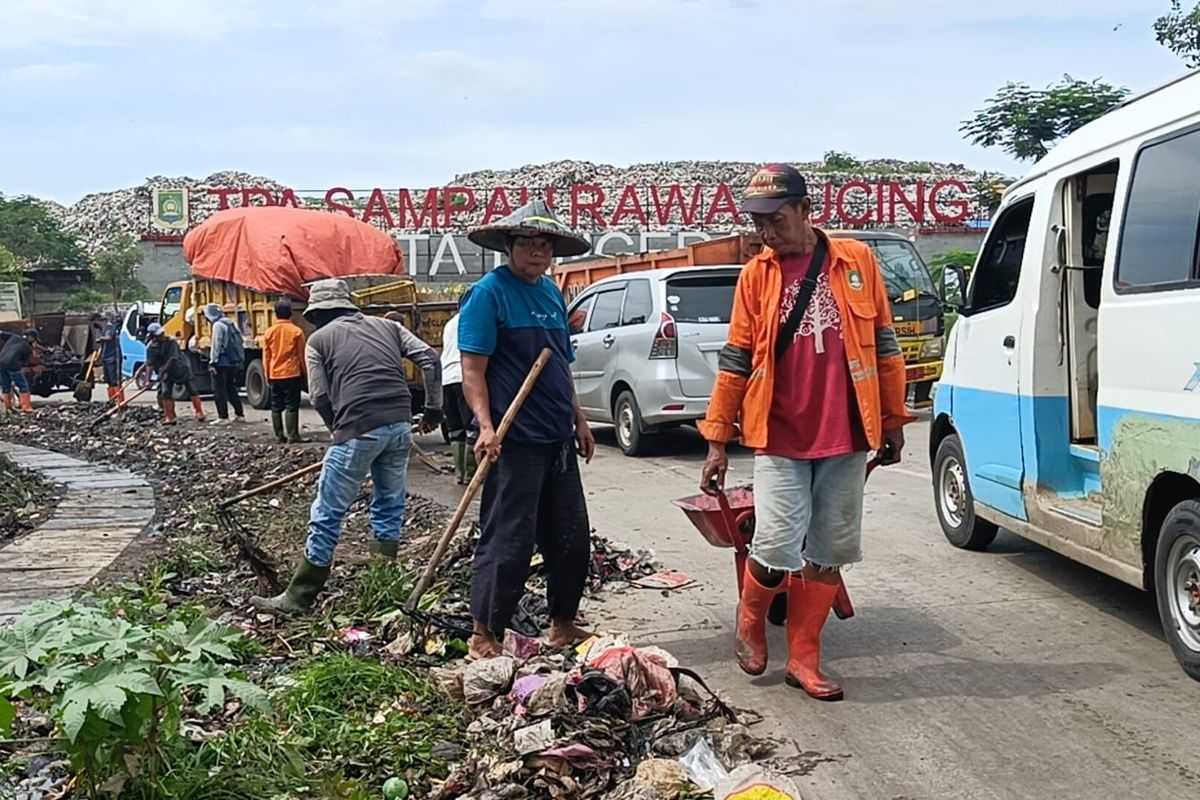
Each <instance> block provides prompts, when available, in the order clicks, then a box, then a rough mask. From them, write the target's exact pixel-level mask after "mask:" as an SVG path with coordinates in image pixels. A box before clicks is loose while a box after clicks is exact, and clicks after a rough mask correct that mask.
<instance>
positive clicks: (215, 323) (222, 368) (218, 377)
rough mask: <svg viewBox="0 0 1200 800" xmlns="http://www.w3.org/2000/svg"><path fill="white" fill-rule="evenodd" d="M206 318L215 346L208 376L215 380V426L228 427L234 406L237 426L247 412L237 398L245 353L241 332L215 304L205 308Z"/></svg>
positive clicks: (210, 354) (209, 358)
mask: <svg viewBox="0 0 1200 800" xmlns="http://www.w3.org/2000/svg"><path fill="white" fill-rule="evenodd" d="M204 318H205V319H207V320H208V321H209V322H210V323H212V344H211V345H210V347H209V351H208V372H209V374H210V375H211V376H212V383H213V401H214V402H215V403H216V404H217V421H216V422H215V423H213V424H215V425H228V424H229V407H230V406H233V413H234V418H233V421H234V422H239V423H243V422H245V421H246V410H245V409H244V408H243V407H242V398H241V397H240V396H239V395H238V390H239V389H240V388H241V387H240V386H239V385H238V384H239V383H240V381H239V379H240V378H241V374H242V366H243V364H244V363H245V361H246V350H245V347H244V345H243V343H242V332H241V331H240V330H238V326H237V325H234V324H233V320H231V319H229V318H228V317H226V316H225V312H224V311H223V310H222V309H221V307H220V306H219V305H217V304H216V303H209V304H208V305H206V306H205V307H204Z"/></svg>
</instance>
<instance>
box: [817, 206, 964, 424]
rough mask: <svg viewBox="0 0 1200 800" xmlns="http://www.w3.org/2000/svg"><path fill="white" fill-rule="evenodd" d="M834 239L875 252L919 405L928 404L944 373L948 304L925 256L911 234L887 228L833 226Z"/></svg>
mask: <svg viewBox="0 0 1200 800" xmlns="http://www.w3.org/2000/svg"><path fill="white" fill-rule="evenodd" d="M828 233H829V235H830V236H832V237H834V238H846V239H857V240H858V241H860V242H862V243H864V244H866V245H867V246H868V247H870V248H871V251H872V252H874V253H875V259H876V260H877V261H878V262H879V269H880V271H881V272H882V273H883V280H884V282H885V283H886V284H887V288H888V299H889V300H891V303H892V325H893V327H894V328H895V330H896V338H897V339H899V340H900V349H901V351H902V352H903V353H904V366H905V382H906V383H907V384H908V385H909V386H911V387H912V391H913V400H914V402H915V403H916V404H917V405H921V404H924V403H927V402H928V401H929V399H930V396H931V394H932V391H931V390H932V388H933V384H934V383H936V382H937V380H938V379H939V378H940V377H941V376H942V349H943V342H942V334H943V333H944V324H945V318H946V303H945V298H944V297H943V296H942V293H941V291H939V289H938V287H935V286H934V283H933V276H932V275H931V274H930V272H929V267H927V266H926V265H925V262H924V260H922V258H921V254H920V253H919V252H917V248H916V247H914V246H913V243H912V242H910V241H909V240H908V238H907V237H905V236H902V235H901V234H898V233H890V232H886V231H869V230H867V231H859V230H833V231H828Z"/></svg>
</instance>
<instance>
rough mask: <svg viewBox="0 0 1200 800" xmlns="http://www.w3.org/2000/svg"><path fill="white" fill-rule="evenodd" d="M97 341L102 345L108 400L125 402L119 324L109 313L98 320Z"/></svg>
mask: <svg viewBox="0 0 1200 800" xmlns="http://www.w3.org/2000/svg"><path fill="white" fill-rule="evenodd" d="M96 343H97V344H98V345H99V346H100V366H101V367H102V368H103V369H104V383H105V384H106V388H107V390H108V402H110V403H111V402H113V401H114V400H115V401H116V402H117V403H118V404H120V403H124V402H125V391H124V390H123V389H122V388H121V342H120V339H119V338H118V332H117V326H116V325H114V324H113V321H112V317H111V316H109V315H108V314H107V313H103V314H100V315H99V318H98V319H97V320H96Z"/></svg>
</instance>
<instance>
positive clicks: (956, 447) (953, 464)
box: [933, 435, 999, 550]
mask: <svg viewBox="0 0 1200 800" xmlns="http://www.w3.org/2000/svg"><path fill="white" fill-rule="evenodd" d="M933 498H934V505H935V506H936V507H937V515H938V522H939V523H941V526H942V533H944V534H945V535H946V539H947V540H949V542H950V544H952V545H954V546H955V547H961V548H963V549H964V550H984V549H986V548H987V546H988V545H990V544H991V543H992V540H994V539H995V538H996V533H997V532H998V531H999V528H998V527H997V526H996V525H995V524H993V523H991V522H988V521H987V520H983V519H979V518H978V517H976V516H975V498H974V497H973V496H972V495H971V484H970V483H969V482H968V481H967V460H966V458H964V457H963V449H962V442H961V441H959V438H958V436H957V435H950V436H947V437H946V438H945V439H943V440H942V443H941V444H939V445H938V449H937V455H936V456H934V459H933Z"/></svg>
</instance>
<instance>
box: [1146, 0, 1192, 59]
mask: <svg viewBox="0 0 1200 800" xmlns="http://www.w3.org/2000/svg"><path fill="white" fill-rule="evenodd" d="M1154 38H1155V40H1156V41H1157V42H1158V43H1159V44H1161V45H1162V46H1163V47H1165V48H1167V49H1168V50H1170V51H1171V52H1172V53H1174V54H1175V55H1177V56H1179V57H1180V58H1182V59H1183V63H1185V64H1186V65H1187V66H1188V67H1189V68H1190V69H1195V68H1196V67H1200V3H1197V4H1193V5H1192V7H1191V8H1190V9H1186V8H1185V7H1184V4H1183V0H1171V10H1170V12H1169V13H1167V14H1163V15H1162V16H1161V17H1159V18H1158V19H1156V20H1154Z"/></svg>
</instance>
